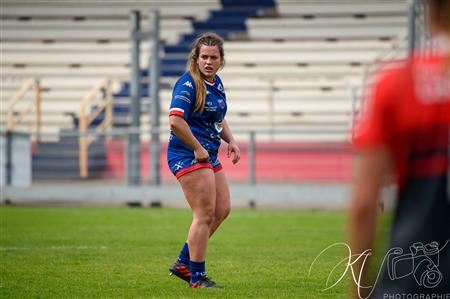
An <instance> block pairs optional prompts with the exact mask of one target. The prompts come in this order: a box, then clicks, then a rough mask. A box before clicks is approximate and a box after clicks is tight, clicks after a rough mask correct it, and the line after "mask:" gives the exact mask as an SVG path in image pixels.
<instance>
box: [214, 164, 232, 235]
mask: <svg viewBox="0 0 450 299" xmlns="http://www.w3.org/2000/svg"><path fill="white" fill-rule="evenodd" d="M214 176H215V182H216V208H215V212H214V221H213V222H212V224H211V230H210V236H212V234H214V232H215V231H216V230H217V228H218V227H219V226H220V224H221V223H222V222H223V221H224V220H225V218H227V216H228V215H229V214H230V188H229V186H228V181H227V177H226V175H225V171H223V169H222V170H219V171H218V172H216V173H214Z"/></svg>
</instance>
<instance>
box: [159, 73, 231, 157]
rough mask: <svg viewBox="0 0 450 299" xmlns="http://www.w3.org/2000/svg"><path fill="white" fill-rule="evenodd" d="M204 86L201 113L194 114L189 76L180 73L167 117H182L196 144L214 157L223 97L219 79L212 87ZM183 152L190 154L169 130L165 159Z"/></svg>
mask: <svg viewBox="0 0 450 299" xmlns="http://www.w3.org/2000/svg"><path fill="white" fill-rule="evenodd" d="M205 85H206V100H205V109H204V110H203V112H202V113H200V112H194V104H195V95H196V89H195V84H194V79H193V78H192V76H191V74H190V73H189V72H186V73H184V74H183V75H182V76H181V77H180V78H179V79H178V81H177V83H176V84H175V87H174V89H173V93H172V102H171V104H170V112H169V115H178V116H181V117H183V118H184V120H185V121H186V122H187V124H188V125H189V128H190V129H191V131H192V133H193V134H194V136H195V138H197V140H198V141H199V142H200V144H201V145H202V146H203V147H204V148H205V149H206V150H207V151H208V153H209V154H210V155H216V154H217V152H218V149H219V146H220V140H221V139H220V132H221V131H222V125H221V122H222V121H223V119H224V118H225V114H226V112H227V103H226V96H225V90H224V88H223V85H222V81H221V80H220V78H219V76H217V75H216V76H215V77H214V83H210V82H207V81H205ZM186 151H187V152H186ZM183 152H185V153H186V154H192V152H193V150H192V149H191V148H190V147H189V146H187V145H186V144H184V143H183V142H182V141H181V140H180V139H179V138H178V137H177V136H176V135H175V133H174V132H173V131H172V130H171V132H170V139H169V145H168V155H169V157H168V158H169V159H170V156H171V155H183Z"/></svg>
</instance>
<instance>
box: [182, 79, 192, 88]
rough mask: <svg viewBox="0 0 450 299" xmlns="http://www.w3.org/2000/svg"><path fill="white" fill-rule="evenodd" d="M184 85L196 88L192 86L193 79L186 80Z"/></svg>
mask: <svg viewBox="0 0 450 299" xmlns="http://www.w3.org/2000/svg"><path fill="white" fill-rule="evenodd" d="M183 86H187V87H190V88H192V89H194V87H192V82H191V81H186V82H184V83H183Z"/></svg>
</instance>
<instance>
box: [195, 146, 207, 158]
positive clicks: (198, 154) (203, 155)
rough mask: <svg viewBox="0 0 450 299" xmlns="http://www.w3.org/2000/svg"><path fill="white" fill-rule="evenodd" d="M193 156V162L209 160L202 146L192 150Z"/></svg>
mask: <svg viewBox="0 0 450 299" xmlns="http://www.w3.org/2000/svg"><path fill="white" fill-rule="evenodd" d="M194 155H195V160H197V161H198V162H208V160H209V154H208V151H207V150H206V149H205V148H204V147H203V146H201V147H199V148H198V149H196V150H194Z"/></svg>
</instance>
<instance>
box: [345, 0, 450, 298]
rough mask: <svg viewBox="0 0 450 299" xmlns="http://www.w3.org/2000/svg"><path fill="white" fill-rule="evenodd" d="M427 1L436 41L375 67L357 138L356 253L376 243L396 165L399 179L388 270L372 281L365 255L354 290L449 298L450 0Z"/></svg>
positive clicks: (359, 263) (352, 226) (380, 294)
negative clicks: (384, 195) (382, 196)
mask: <svg viewBox="0 0 450 299" xmlns="http://www.w3.org/2000/svg"><path fill="white" fill-rule="evenodd" d="M427 4H429V8H430V9H429V11H428V14H429V15H428V17H429V18H428V19H429V21H430V28H429V30H431V33H432V36H433V42H434V44H435V48H433V50H432V51H430V50H429V49H425V50H422V51H417V52H416V53H414V54H411V55H410V56H409V58H408V59H406V60H405V61H402V62H397V63H395V64H393V63H390V64H387V65H385V66H384V67H383V68H382V69H381V70H380V71H379V72H378V73H377V77H376V82H375V85H374V87H373V89H372V91H371V92H370V96H369V98H368V103H367V104H368V106H367V110H366V111H364V112H363V116H362V121H361V124H360V126H359V128H358V130H357V133H356V135H355V138H354V144H355V147H356V149H357V153H358V156H359V157H358V159H359V160H358V163H357V166H356V176H355V182H354V186H353V194H352V201H351V207H350V229H349V233H350V242H351V249H352V253H353V254H357V255H358V254H361V253H363V252H364V251H366V250H368V249H369V250H371V249H372V248H373V246H374V236H375V231H376V229H375V228H376V224H377V221H378V216H379V215H378V213H379V209H378V202H379V198H380V193H381V189H382V187H383V183H384V182H385V179H386V177H387V175H388V174H389V173H390V172H391V171H392V172H393V174H394V177H395V179H396V183H397V186H398V190H397V202H396V203H397V206H396V209H395V211H394V215H393V224H392V227H391V232H390V244H389V248H388V251H387V253H386V256H385V259H384V260H383V265H380V267H381V266H382V267H383V270H382V272H381V274H380V277H379V278H378V280H376V279H375V280H374V281H371V282H369V279H368V275H367V274H368V273H367V265H365V264H363V260H364V259H363V258H361V259H359V260H358V261H357V262H356V263H355V264H354V265H353V268H354V270H355V275H356V280H357V281H358V279H359V273H360V271H361V273H362V276H361V278H362V279H361V284H360V285H359V286H358V285H357V284H355V285H356V287H355V289H354V292H353V296H354V297H356V298H368V297H370V298H444V299H449V298H450V243H449V240H450V196H449V194H450V191H449V190H450V186H449V185H450V184H449V172H450V170H449V169H450V162H449V160H450V159H449V156H450V153H449V151H450V147H449V144H450V130H449V127H450V53H449V52H450V51H449V49H450V0H430V1H427ZM424 53H426V54H424ZM356 257H357V256H356ZM355 259H356V258H355V257H354V258H353V260H355ZM377 271H378V269H376V271H375V272H377ZM369 286H373V288H372V287H369ZM421 296H422V297H421ZM432 296H434V297H432Z"/></svg>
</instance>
